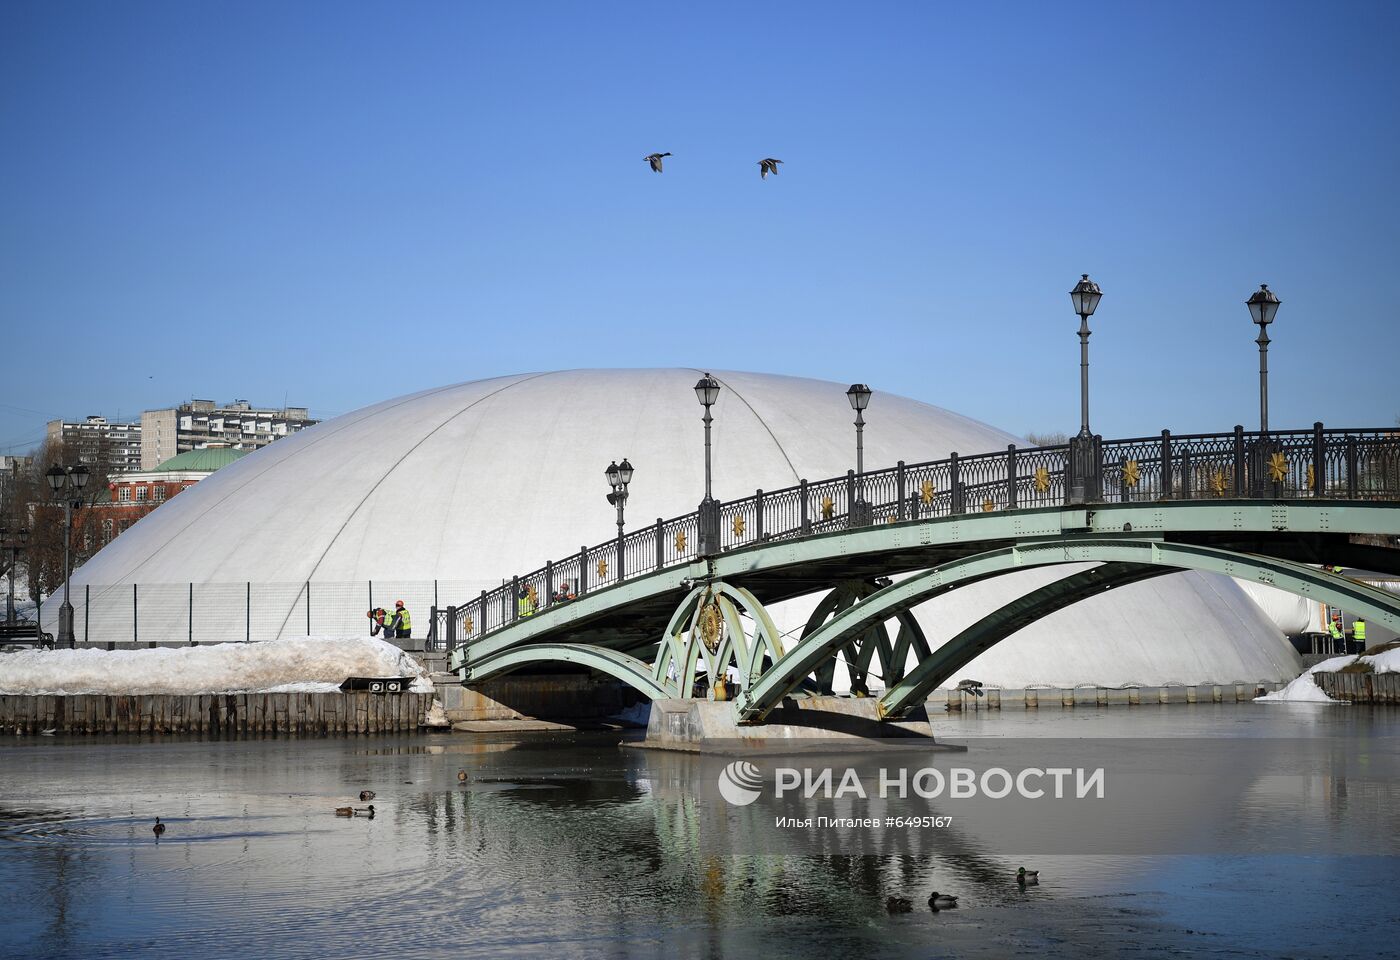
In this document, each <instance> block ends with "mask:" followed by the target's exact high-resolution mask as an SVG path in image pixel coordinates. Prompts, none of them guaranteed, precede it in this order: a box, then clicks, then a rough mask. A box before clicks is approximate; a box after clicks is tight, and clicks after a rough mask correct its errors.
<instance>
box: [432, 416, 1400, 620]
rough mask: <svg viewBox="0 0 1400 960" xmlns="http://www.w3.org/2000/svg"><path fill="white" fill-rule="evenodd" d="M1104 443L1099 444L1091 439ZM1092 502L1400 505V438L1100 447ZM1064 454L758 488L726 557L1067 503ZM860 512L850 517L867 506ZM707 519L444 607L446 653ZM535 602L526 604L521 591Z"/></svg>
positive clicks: (1206, 439)
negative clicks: (808, 539)
mask: <svg viewBox="0 0 1400 960" xmlns="http://www.w3.org/2000/svg"><path fill="white" fill-rule="evenodd" d="M1096 439H1097V438H1096ZM1098 443H1099V449H1100V457H1099V480H1100V495H1099V496H1098V497H1097V498H1096V502H1104V503H1145V502H1153V501H1157V500H1183V499H1187V500H1195V499H1201V500H1204V499H1219V498H1254V499H1297V498H1308V497H1330V498H1338V499H1400V431H1396V430H1388V429H1365V430H1329V429H1325V428H1324V427H1323V425H1322V424H1320V423H1319V424H1314V425H1313V428H1312V429H1311V430H1299V431H1270V432H1269V433H1268V434H1260V433H1258V432H1250V431H1245V430H1243V429H1242V428H1239V427H1236V428H1235V430H1234V431H1233V432H1230V433H1218V434H1187V435H1173V434H1172V433H1171V432H1170V431H1166V430H1164V431H1162V433H1161V434H1160V435H1158V436H1153V437H1135V438H1130V439H1124V440H1109V441H1103V440H1101V439H1099V440H1098ZM1071 469H1072V465H1071V459H1070V455H1069V446H1068V445H1066V444H1060V445H1056V446H1046V447H1032V448H1026V449H1018V448H1017V447H1016V446H1015V445H1012V446H1009V447H1007V449H1006V450H1002V451H996V452H993V453H984V454H978V455H976V456H970V457H959V456H958V455H957V454H953V455H952V456H950V457H948V458H946V459H942V460H933V461H928V462H925V463H916V464H905V463H904V462H903V461H901V462H900V463H898V464H897V465H895V466H894V467H890V468H886V469H882V470H873V471H870V472H868V473H866V474H865V475H864V476H863V477H860V478H857V477H856V476H855V475H854V473H851V472H848V473H847V474H846V475H845V476H844V477H832V478H829V479H826V480H820V481H815V482H808V481H806V480H803V481H801V482H799V483H798V484H796V485H794V486H791V487H785V488H783V489H780V490H772V491H764V490H759V491H757V492H756V493H755V494H754V495H753V496H752V497H746V498H744V499H741V500H734V501H730V502H728V503H724V504H721V507H720V549H721V550H725V551H728V550H734V549H739V548H741V547H747V546H752V545H753V544H755V543H760V542H765V541H771V540H779V539H787V538H794V537H803V536H809V535H813V534H820V533H826V532H830V531H833V530H843V529H847V528H849V527H851V526H853V525H859V524H862V523H902V522H906V521H914V520H926V519H930V518H936V517H946V516H952V515H957V514H964V513H977V512H991V511H999V510H1014V509H1026V508H1032V507H1046V506H1058V505H1063V504H1065V503H1067V502H1068V500H1069V497H1070V491H1071V484H1070V479H1071V478H1070V470H1071ZM861 501H863V502H864V503H865V504H866V508H864V509H859V508H858V509H855V510H853V509H852V508H853V507H855V506H856V505H857V504H858V503H859V502H861ZM699 540H700V537H699V517H698V514H696V513H688V514H685V515H683V516H680V517H675V518H673V519H671V520H662V519H658V520H657V521H656V522H655V523H654V524H649V525H647V526H645V527H642V528H640V529H638V530H634V531H632V532H631V533H629V534H627V535H626V536H624V537H622V538H621V539H619V538H613V539H611V540H608V541H606V542H604V543H602V544H599V545H597V546H593V547H581V548H580V549H579V552H578V553H576V554H574V555H573V556H571V557H567V558H565V559H563V560H558V561H553V562H551V563H548V564H546V565H545V566H544V567H542V568H541V569H539V570H535V571H533V572H531V573H528V574H525V575H523V576H520V577H517V578H514V579H512V580H511V581H509V582H507V583H505V584H503V585H502V586H500V587H498V588H496V589H495V590H491V591H487V592H485V593H483V594H481V595H480V596H479V597H477V598H475V599H472V600H468V601H466V602H465V603H462V604H460V605H458V606H455V607H448V608H447V609H446V610H442V609H439V610H438V611H437V619H436V621H435V624H434V627H435V629H434V633H435V635H436V637H438V638H441V639H442V640H444V641H445V642H446V644H447V645H448V646H453V645H455V644H458V643H464V642H472V641H475V640H477V639H479V638H481V637H482V636H484V635H485V634H488V633H491V632H493V631H495V630H498V629H501V628H502V627H505V626H509V625H510V624H512V623H514V622H516V621H517V620H518V619H519V618H520V617H521V616H522V615H527V614H529V613H530V612H531V611H536V612H537V611H539V610H543V609H545V608H547V607H549V606H551V605H554V604H558V603H566V602H569V601H570V600H572V599H575V598H577V597H578V596H580V595H582V594H585V593H589V592H592V591H596V590H599V589H603V588H606V587H610V586H614V585H616V584H618V583H621V582H623V581H624V580H627V579H630V578H632V577H638V576H642V575H645V574H649V573H652V572H655V571H656V570H660V569H664V568H666V567H671V566H677V565H683V564H688V563H690V562H692V561H694V560H695V559H697V556H698V554H697V549H698V546H699ZM522 591H524V592H525V594H526V595H527V596H528V598H529V600H528V602H527V603H524V604H522V603H521V592H522Z"/></svg>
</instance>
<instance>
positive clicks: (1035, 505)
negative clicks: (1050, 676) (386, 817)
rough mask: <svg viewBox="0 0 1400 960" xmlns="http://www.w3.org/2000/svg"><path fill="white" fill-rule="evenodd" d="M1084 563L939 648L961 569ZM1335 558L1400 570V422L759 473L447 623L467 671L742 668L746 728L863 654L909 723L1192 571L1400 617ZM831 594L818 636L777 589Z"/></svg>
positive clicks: (685, 682)
mask: <svg viewBox="0 0 1400 960" xmlns="http://www.w3.org/2000/svg"><path fill="white" fill-rule="evenodd" d="M712 503H713V502H712ZM1085 563H1090V564H1093V566H1091V567H1088V568H1087V569H1079V570H1077V571H1076V572H1073V573H1071V574H1070V575H1068V576H1065V577H1063V578H1061V579H1059V580H1056V581H1054V582H1052V583H1049V584H1047V585H1046V586H1043V587H1041V588H1039V589H1037V590H1034V591H1032V592H1031V593H1029V594H1026V595H1025V596H1022V597H1019V598H1017V599H1015V600H1013V601H1011V602H1009V603H1008V604H1006V605H1005V606H1003V607H1002V608H1000V609H997V610H993V611H989V612H988V613H987V615H986V616H984V617H983V618H982V619H981V620H979V621H977V622H976V623H974V624H972V625H971V626H970V627H968V628H967V629H965V630H963V631H962V632H960V633H959V634H957V635H956V636H954V637H952V638H951V639H949V640H947V641H945V642H943V643H942V644H941V645H939V646H937V647H934V646H933V645H931V644H930V642H929V640H928V638H927V637H925V636H924V634H923V632H922V630H921V629H920V628H919V624H918V621H917V620H916V619H915V618H914V616H913V614H912V611H913V610H914V608H915V607H917V606H918V605H919V604H920V603H922V602H924V601H926V600H929V599H931V598H933V597H936V596H939V595H940V594H943V593H946V592H948V591H951V590H955V589H957V588H958V587H960V586H965V585H968V584H971V583H976V582H981V581H985V580H988V579H991V578H994V577H997V576H1000V575H1002V574H1005V573H1010V572H1014V571H1017V570H1024V569H1031V568H1039V567H1051V566H1056V565H1061V564H1085ZM1334 566H1335V567H1340V566H1350V567H1360V568H1365V569H1369V570H1376V571H1380V572H1383V573H1390V574H1396V575H1400V431H1396V430H1387V429H1365V430H1332V429H1325V428H1324V427H1323V426H1322V424H1315V425H1314V426H1313V428H1312V429H1311V430H1303V431H1293V432H1288V431H1270V432H1268V433H1251V432H1246V431H1244V430H1243V429H1241V428H1239V427H1236V428H1235V430H1234V431H1233V432H1231V433H1225V434H1200V435H1192V436H1173V435H1172V434H1171V433H1169V432H1167V431H1163V433H1162V434H1161V435H1160V436H1154V437H1144V438H1135V439H1129V440H1112V441H1105V440H1103V439H1101V438H1099V437H1094V438H1092V439H1091V440H1085V441H1080V440H1078V439H1076V440H1074V441H1071V442H1070V443H1069V444H1065V445H1059V446H1049V447H1036V448H1030V449H1018V448H1017V447H1015V446H1011V447H1008V448H1007V449H1006V450H1000V451H996V452H994V453H987V454H981V455H978V456H971V457H959V456H958V455H956V454H954V455H952V456H950V457H949V458H947V459H944V460H936V461H931V462H927V463H918V464H905V463H903V462H901V463H899V464H897V465H896V466H895V467H893V468H890V469H885V470H878V471H874V472H869V473H866V474H864V475H863V476H856V475H855V474H854V473H847V474H846V476H844V477H836V478H832V479H827V480H822V481H818V482H810V483H809V482H807V481H802V482H801V483H799V484H797V485H796V486H793V487H788V488H786V489H783V490H776V491H768V492H765V491H762V490H760V491H758V492H757V493H756V494H755V495H754V496H752V497H747V498H745V499H742V500H735V501H730V502H726V503H714V505H713V506H712V507H709V508H705V507H702V509H701V510H700V511H697V512H695V513H691V514H687V515H685V516H683V517H678V518H676V519H673V520H669V521H664V520H657V521H656V523H655V524H652V525H648V526H646V527H644V528H642V529H640V530H636V531H634V532H632V533H629V534H627V535H625V536H622V537H619V538H615V539H613V540H610V541H608V542H607V543H603V544H600V545H597V546H593V547H583V548H580V550H579V552H578V553H576V554H574V555H573V556H570V557H566V558H562V559H560V560H557V561H552V562H550V563H548V564H546V565H545V566H544V567H542V568H541V569H539V570H535V571H533V572H531V573H528V574H525V575H522V576H518V577H515V578H512V580H511V581H509V582H508V583H506V584H504V585H503V586H501V587H500V588H498V589H496V590H494V591H490V592H486V593H482V594H481V595H480V596H478V597H476V598H473V599H471V600H468V601H466V602H464V603H462V604H460V605H456V606H450V607H447V608H446V609H435V610H434V611H433V615H432V627H431V639H432V641H433V642H434V643H435V644H440V645H442V646H445V647H447V648H448V649H449V651H450V658H449V664H450V668H451V669H452V670H453V671H455V672H457V673H458V674H459V675H460V676H461V678H462V682H463V683H466V684H473V683H479V682H481V681H484V680H487V679H490V678H492V677H495V676H499V675H501V674H504V673H508V672H510V671H512V670H516V669H520V668H522V667H529V666H536V665H539V664H545V663H571V664H576V665H581V666H585V667H588V668H590V669H593V670H597V671H600V672H602V673H605V674H608V675H610V676H613V677H615V678H617V679H619V680H622V681H624V682H626V683H629V684H631V685H632V686H634V687H635V688H637V689H638V690H640V691H641V692H642V693H643V694H645V695H646V696H647V697H649V698H652V699H662V698H675V697H682V696H684V695H686V694H688V693H689V692H690V691H691V690H692V689H693V684H694V680H695V678H696V676H697V675H699V674H701V673H702V672H703V673H704V674H707V675H708V676H710V677H718V676H723V675H725V673H726V671H727V670H728V669H729V668H737V670H738V671H739V675H740V677H741V682H740V690H739V692H738V693H737V695H736V696H735V698H734V709H735V711H736V716H737V719H738V720H739V721H740V722H744V723H760V722H762V721H763V719H764V718H765V717H766V716H767V714H768V713H769V711H771V710H772V709H773V708H774V707H775V706H777V705H778V704H779V703H780V702H781V701H782V699H783V698H784V697H785V696H788V695H790V694H792V693H793V692H794V691H796V690H798V689H799V688H806V689H812V688H815V689H818V690H828V691H829V689H830V682H831V677H832V674H833V672H834V669H835V663H836V660H837V659H838V658H843V659H844V660H845V662H846V664H847V667H848V669H849V671H850V674H851V677H852V683H853V685H855V686H856V687H861V686H863V685H864V683H865V681H866V678H867V676H868V675H869V674H870V673H872V672H875V673H878V675H880V676H881V677H883V678H884V680H885V683H886V690H885V692H884V694H883V696H882V697H881V700H880V704H879V714H880V716H882V717H886V718H894V717H899V716H901V715H903V714H904V713H906V712H907V711H909V710H910V709H912V708H914V707H916V706H917V705H919V704H920V703H921V702H922V701H923V700H924V699H925V698H926V697H927V696H928V695H929V694H930V693H931V692H932V691H933V690H934V689H935V688H937V687H938V686H940V685H942V684H943V683H945V682H947V681H948V680H950V679H951V678H952V677H953V676H955V675H956V672H957V671H958V670H960V669H961V668H962V667H963V666H965V665H966V664H967V663H968V662H970V661H971V660H972V659H973V658H974V657H976V656H977V655H978V654H980V653H982V652H983V651H985V650H987V649H988V648H990V647H991V646H993V645H995V644H996V643H998V642H1000V641H1001V640H1003V639H1005V638H1006V637H1008V636H1010V635H1011V634H1013V633H1014V632H1016V631H1017V630H1019V629H1020V628H1022V627H1024V626H1025V625H1027V624H1029V623H1032V622H1034V621H1035V620H1037V619H1040V618H1041V617H1044V616H1047V615H1049V614H1050V613H1053V612H1055V611H1056V610H1060V609H1063V608H1064V607H1067V606H1069V605H1071V604H1073V603H1075V602H1077V601H1079V600H1082V599H1084V598H1086V597H1089V596H1092V595H1094V594H1095V593H1098V592H1101V591H1103V590H1106V589H1112V588H1114V587H1118V586H1122V585H1125V584H1128V583H1133V582H1136V581H1140V580H1145V579H1148V578H1151V577H1155V576H1160V575H1162V574H1164V573H1170V572H1172V571H1176V570H1202V571H1207V572H1212V573H1221V574H1226V575H1229V576H1233V577H1238V578H1241V579H1245V580H1253V581H1257V582H1260V583H1266V584H1269V585H1271V586H1275V587H1278V588H1280V589H1284V590H1288V591H1291V592H1293V593H1296V594H1299V595H1302V596H1306V597H1309V598H1312V599H1315V600H1319V601H1322V602H1325V603H1329V604H1332V605H1335V606H1339V607H1343V608H1345V609H1346V610H1348V611H1351V612H1353V613H1355V614H1358V615H1362V616H1365V617H1366V618H1368V619H1369V620H1371V621H1372V622H1373V623H1375V624H1378V625H1381V626H1385V627H1388V628H1389V629H1391V630H1395V631H1400V596H1396V595H1394V594H1390V593H1387V592H1385V591H1382V590H1378V589H1376V588H1374V587H1370V586H1367V585H1365V584H1361V583H1357V582H1356V581H1353V580H1350V579H1347V578H1345V577H1342V576H1340V575H1338V574H1337V573H1336V572H1335V571H1334V570H1333V569H1332V568H1333V567H1334ZM892 578H897V579H892ZM813 594H823V595H824V596H823V598H822V600H821V602H820V603H819V604H818V605H817V608H816V610H815V611H814V612H813V614H812V616H811V618H810V619H809V621H808V623H807V624H806V627H805V629H804V630H803V631H802V632H801V634H800V636H798V637H797V638H796V639H791V638H788V639H786V640H785V638H784V637H782V636H781V635H780V634H779V632H778V630H777V629H776V627H775V626H774V624H773V621H772V619H771V618H770V617H769V615H768V613H767V611H766V609H765V605H768V604H773V603H777V602H780V601H783V600H788V599H792V598H795V597H801V596H807V595H813ZM522 597H525V598H528V599H526V600H524V602H522V599H521V598H522ZM711 695H713V692H712V693H711Z"/></svg>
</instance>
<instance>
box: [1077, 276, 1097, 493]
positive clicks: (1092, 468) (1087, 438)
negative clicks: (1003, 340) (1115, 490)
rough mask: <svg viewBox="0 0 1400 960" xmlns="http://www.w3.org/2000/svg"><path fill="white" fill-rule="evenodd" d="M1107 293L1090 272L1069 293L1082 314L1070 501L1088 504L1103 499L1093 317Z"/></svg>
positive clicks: (1080, 318)
mask: <svg viewBox="0 0 1400 960" xmlns="http://www.w3.org/2000/svg"><path fill="white" fill-rule="evenodd" d="M1102 297H1103V291H1102V290H1100V289H1099V285H1098V284H1097V283H1095V282H1094V281H1092V280H1090V279H1089V275H1088V274H1087V273H1085V274H1081V279H1080V281H1079V282H1078V283H1076V284H1075V285H1074V289H1073V290H1071V291H1070V292H1069V298H1070V301H1071V302H1072V303H1073V304H1074V312H1075V313H1077V314H1079V433H1078V434H1076V435H1075V437H1074V439H1072V440H1071V441H1070V444H1069V456H1070V485H1069V486H1070V491H1069V493H1070V502H1072V503H1087V502H1088V501H1090V500H1097V499H1098V498H1099V451H1098V449H1097V448H1098V444H1097V443H1095V442H1094V434H1093V432H1092V431H1091V430H1090V429H1089V333H1090V330H1089V318H1090V317H1092V316H1093V315H1094V311H1095V310H1097V309H1098V307H1099V300H1100V299H1101V298H1102Z"/></svg>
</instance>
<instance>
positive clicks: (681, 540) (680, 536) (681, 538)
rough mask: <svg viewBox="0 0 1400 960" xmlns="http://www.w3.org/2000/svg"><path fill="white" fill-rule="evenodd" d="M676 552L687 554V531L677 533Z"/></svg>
mask: <svg viewBox="0 0 1400 960" xmlns="http://www.w3.org/2000/svg"><path fill="white" fill-rule="evenodd" d="M676 552H677V553H685V531H684V530H677V531H676Z"/></svg>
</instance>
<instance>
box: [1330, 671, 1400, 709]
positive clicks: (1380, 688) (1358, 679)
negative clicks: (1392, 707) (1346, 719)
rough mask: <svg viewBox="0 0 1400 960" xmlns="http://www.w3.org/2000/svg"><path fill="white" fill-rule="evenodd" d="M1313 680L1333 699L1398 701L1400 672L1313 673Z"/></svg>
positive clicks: (1399, 697) (1371, 701) (1367, 701)
mask: <svg viewBox="0 0 1400 960" xmlns="http://www.w3.org/2000/svg"><path fill="white" fill-rule="evenodd" d="M1313 680H1314V681H1315V682H1316V683H1317V685H1318V686H1319V687H1321V688H1322V692H1323V693H1325V694H1327V695H1328V696H1329V697H1331V698H1332V699H1333V700H1349V701H1350V702H1352V703H1400V673H1314V674H1313Z"/></svg>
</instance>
